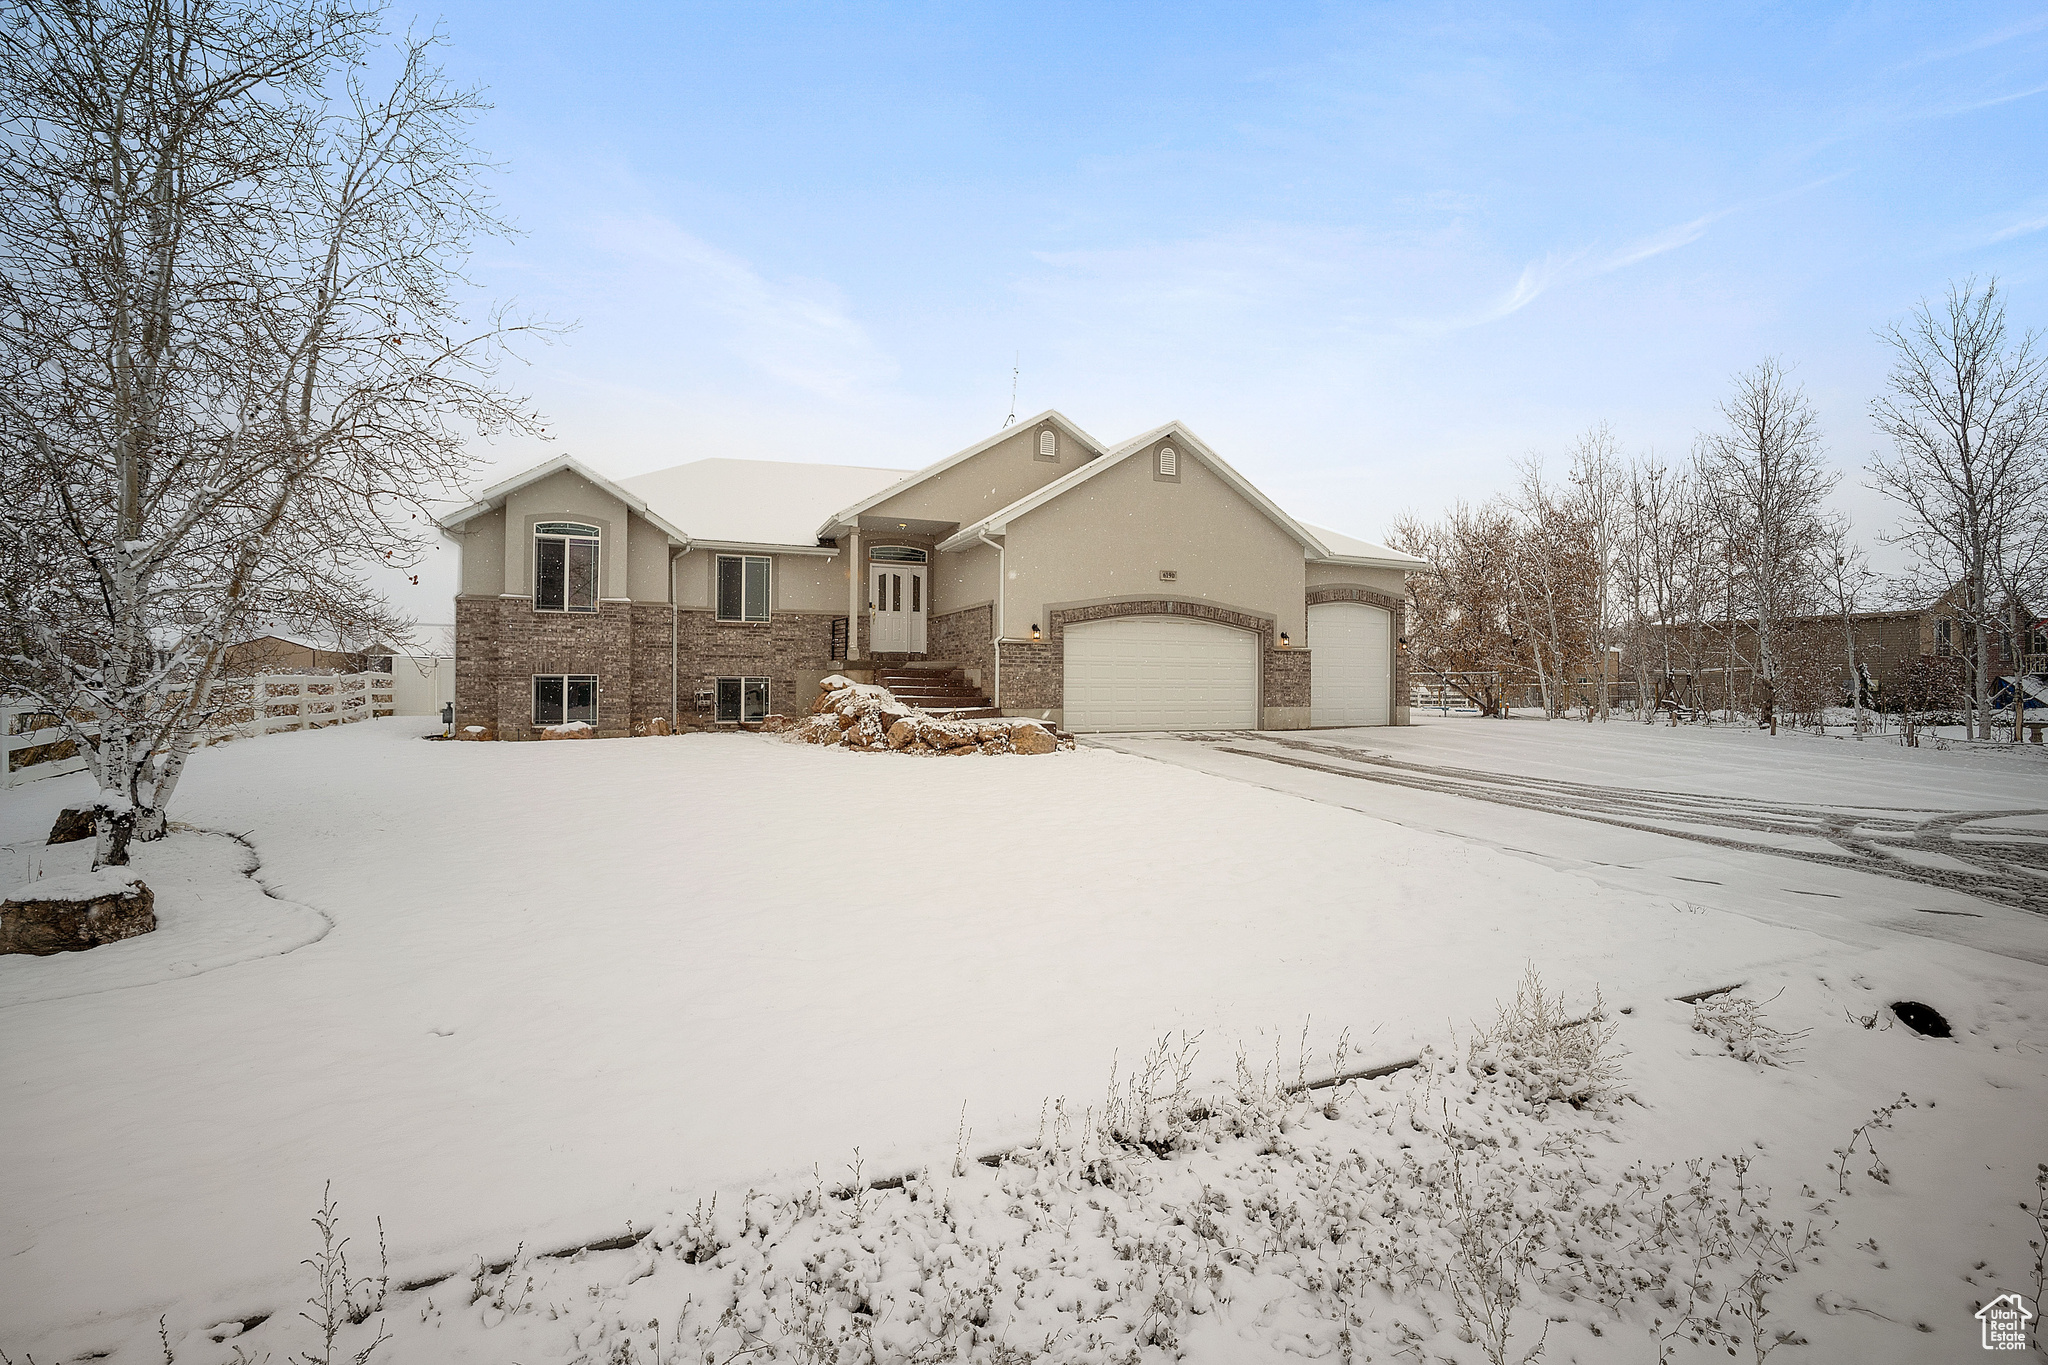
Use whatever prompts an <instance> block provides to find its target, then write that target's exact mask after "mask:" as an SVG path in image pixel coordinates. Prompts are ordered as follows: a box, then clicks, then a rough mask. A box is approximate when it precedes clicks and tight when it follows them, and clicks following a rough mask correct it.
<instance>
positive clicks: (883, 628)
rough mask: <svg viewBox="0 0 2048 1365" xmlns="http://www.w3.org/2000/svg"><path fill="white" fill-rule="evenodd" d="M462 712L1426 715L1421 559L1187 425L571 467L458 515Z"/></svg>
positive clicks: (1076, 721)
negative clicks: (1309, 511) (1374, 538)
mask: <svg viewBox="0 0 2048 1365" xmlns="http://www.w3.org/2000/svg"><path fill="white" fill-rule="evenodd" d="M443 529H444V530H445V531H446V532H447V533H448V534H449V535H451V536H452V537H454V538H455V539H456V540H457V541H458V543H459V544H460V545H461V549H462V585H461V592H460V595H459V596H458V598H457V600H456V613H455V614H456V631H455V637H456V638H455V651H456V696H455V704H456V722H457V724H458V726H461V727H464V728H465V729H469V728H471V727H475V728H476V729H478V730H481V731H485V732H489V733H493V734H495V735H496V736H498V737H500V738H504V739H520V738H530V737H532V736H534V735H536V734H538V733H539V732H540V731H541V730H542V729H544V728H546V727H547V726H550V725H555V724H561V723H566V722H573V721H583V722H586V723H588V724H589V725H591V726H592V727H593V728H594V729H595V730H596V731H597V733H598V734H600V735H625V734H632V733H635V732H639V733H645V732H646V731H647V730H649V729H650V728H655V729H658V728H659V726H658V725H657V724H656V723H657V722H662V723H666V724H667V725H670V726H675V727H683V728H687V727H691V726H696V725H720V724H728V725H729V724H742V723H748V722H752V721H756V720H759V719H761V718H763V717H764V716H766V715H768V714H770V713H775V712H783V713H788V712H794V711H797V710H801V709H802V708H803V707H805V706H807V705H808V704H809V702H810V701H811V698H812V697H813V696H814V695H815V694H816V690H817V684H818V681H819V680H820V679H821V678H822V677H824V676H825V675H827V674H828V673H832V672H845V673H847V674H849V675H850V676H854V677H856V678H861V677H864V676H872V675H873V674H874V673H875V672H876V671H877V670H878V669H879V670H889V669H898V670H901V669H912V670H931V672H932V675H933V676H937V675H938V674H940V673H941V672H943V673H944V674H945V675H946V676H948V677H954V678H958V679H961V680H962V682H961V684H960V685H961V686H964V687H967V688H969V689H971V690H972V691H973V692H975V693H976V694H977V701H978V702H980V703H981V704H984V705H986V706H987V707H989V708H992V709H996V710H1000V711H1001V712H1003V713H1004V714H1006V715H1013V716H1029V717H1032V718H1035V719H1040V720H1045V721H1048V722H1050V723H1052V724H1055V725H1059V726H1062V727H1064V728H1067V729H1070V730H1076V731H1113V730H1155V729H1191V728H1193V729H1302V728H1307V727H1310V726H1324V725H1385V724H1404V723H1406V720H1407V705H1406V700H1407V692H1408V688H1407V679H1406V677H1405V676H1404V673H1403V660H1402V653H1401V649H1400V634H1401V631H1400V625H1401V620H1402V611H1403V603H1404V601H1405V594H1406V589H1405V577H1406V573H1407V572H1408V570H1409V569H1410V568H1412V567H1416V566H1419V564H1420V561H1418V560H1415V559H1413V558H1412V557H1410V556H1406V555H1401V554H1399V553H1397V552H1395V551H1392V550H1388V549H1385V548H1384V547H1381V546H1377V545H1371V544H1368V543H1365V542H1362V541H1355V540H1351V539H1349V538H1347V537H1343V536H1338V535H1336V534H1335V533H1333V532H1328V531H1323V530H1320V529H1318V528H1314V527H1310V526H1307V525H1305V524H1303V523H1300V522H1297V521H1295V520H1294V519H1293V518H1291V517H1290V516H1288V515H1287V514H1286V513H1285V512H1283V511H1281V510H1280V509H1279V508H1278V507H1277V506H1275V505H1274V504H1273V503H1272V502H1271V501H1270V500H1269V499H1267V498H1266V497H1265V495H1264V494H1262V493H1260V492H1259V491H1258V490H1257V489H1256V488H1254V487H1253V486H1252V485H1251V484H1250V483H1249V482H1247V481H1246V480H1245V479H1244V478H1243V477H1242V476H1241V475H1239V474H1238V473H1237V472H1236V471H1235V470H1233V469H1231V468H1230V466H1229V465H1228V464H1226V463H1225V462H1224V461H1223V460H1222V459H1221V458H1220V457H1219V456H1217V455H1216V454H1215V452H1213V451H1211V450H1210V449H1209V448H1208V447H1207V446H1206V445H1204V444H1203V443H1202V442H1201V441H1200V439H1199V438H1197V437H1196V436H1195V435H1194V434H1193V433H1192V432H1190V431H1188V430H1187V429H1186V428H1185V427H1184V426H1182V425H1181V424H1179V423H1169V424H1168V425H1167V426H1164V427H1161V428H1159V429H1157V430H1155V431H1152V432H1148V433H1146V434H1145V435H1143V436H1140V437H1138V438H1136V439H1134V440H1131V441H1126V442H1123V443H1121V444H1119V445H1115V446H1111V447H1105V446H1104V445H1102V444H1101V443H1099V442H1097V441H1095V440H1094V438H1092V437H1090V436H1089V435H1088V434H1087V433H1086V432H1085V431H1083V430H1081V429H1080V428H1079V427H1077V426H1076V425H1074V424H1073V423H1072V422H1070V421H1069V420H1068V419H1066V418H1065V417H1063V416H1062V415H1061V414H1059V413H1057V412H1046V413H1043V414H1041V415H1040V416H1038V417H1036V418H1033V419H1030V420H1029V421H1026V422H1023V423H1020V424H1018V425H1016V426H1013V427H1010V428H1008V429H1006V430H1004V431H1002V432H999V433H997V434H996V435H995V436H992V437H989V438H988V439H986V440H984V441H981V442H978V443H976V444H975V445H973V446H970V447H968V448H967V449H965V450H963V451H960V452H958V453H957V454H955V455H952V456H950V457H948V458H947V459H944V460H941V461H939V462H937V463H935V464H932V465H928V466H926V467H925V468H923V469H920V470H916V471H903V470H895V469H870V468H851V467H846V466H832V465H801V464H782V463H776V462H768V461H741V460H700V461H697V462H695V463H693V464H688V465H682V466H678V467H676V468H674V469H669V470H663V471H660V472H657V473H653V474H647V475H643V476H640V477H637V478H632V479H625V480H620V481H618V482H613V481H611V480H609V479H607V478H605V477H604V476H602V475H600V474H598V473H596V472H595V471H593V470H591V469H589V468H586V467H584V466H583V465H580V464H578V463H576V462H575V461H573V460H569V459H562V460H556V461H553V462H550V463H549V464H546V465H542V466H540V467H538V468H536V469H534V470H529V471H527V472H526V473H525V474H522V475H520V476H518V477H516V478H514V479H511V480H508V481H506V482H505V483H503V484H500V485H498V486H497V487H495V488H493V489H490V490H488V491H487V492H485V493H484V494H483V495H482V496H481V497H480V498H479V499H478V501H477V502H475V503H474V504H472V505H471V506H469V507H467V508H464V509H463V510H462V511H460V512H458V513H456V514H454V515H453V516H451V517H449V518H447V519H445V520H444V522H443Z"/></svg>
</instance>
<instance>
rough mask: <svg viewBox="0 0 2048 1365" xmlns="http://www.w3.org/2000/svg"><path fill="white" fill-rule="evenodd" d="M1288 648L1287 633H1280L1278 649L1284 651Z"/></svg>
mask: <svg viewBox="0 0 2048 1365" xmlns="http://www.w3.org/2000/svg"><path fill="white" fill-rule="evenodd" d="M1288 647H1289V646H1288V641H1287V632H1286V631H1284V630H1283V631H1281V632H1280V648H1282V649H1286V648H1288Z"/></svg>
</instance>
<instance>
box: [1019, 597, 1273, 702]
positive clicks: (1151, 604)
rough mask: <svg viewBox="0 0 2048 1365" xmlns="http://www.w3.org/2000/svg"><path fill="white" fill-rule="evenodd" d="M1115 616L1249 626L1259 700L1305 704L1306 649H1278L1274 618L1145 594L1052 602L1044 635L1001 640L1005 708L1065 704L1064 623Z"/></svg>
mask: <svg viewBox="0 0 2048 1365" xmlns="http://www.w3.org/2000/svg"><path fill="white" fill-rule="evenodd" d="M1118 616H1181V617H1187V618H1189V619H1192V620H1196V621H1214V622H1215V623H1216V624H1218V625H1222V626H1234V627H1236V628H1237V629H1238V630H1244V631H1250V632H1251V633H1252V634H1253V635H1255V636H1257V637H1258V640H1259V659H1260V665H1259V692H1260V705H1261V706H1262V707H1266V708H1272V707H1283V706H1285V707H1301V706H1307V705H1308V651H1307V650H1305V649H1279V648H1276V644H1277V641H1276V640H1275V638H1274V630H1275V626H1274V622H1273V618H1272V617H1270V616H1259V615H1255V614H1253V613H1251V612H1245V611H1235V610H1233V609H1231V608H1229V607H1219V606H1217V605H1216V604H1215V603H1213V602H1199V601H1193V600H1189V599H1186V598H1179V597H1146V598H1134V599H1129V600H1122V601H1116V602H1091V603H1086V604H1083V605H1081V606H1075V607H1055V608H1053V609H1052V610H1051V611H1050V612H1049V613H1048V619H1047V620H1046V622H1045V623H1044V632H1045V638H1044V639H1043V640H1036V641H1025V642H1013V641H1008V640H1006V641H1004V642H1003V647H1002V649H1003V705H1004V707H1006V708H1008V709H1011V710H1019V711H1053V710H1060V709H1063V707H1064V705H1065V699H1064V695H1063V688H1064V685H1065V680H1066V667H1067V642H1066V636H1067V627H1068V626H1074V625H1079V624H1081V623H1082V622H1084V621H1107V620H1110V619H1112V618H1114V617H1118Z"/></svg>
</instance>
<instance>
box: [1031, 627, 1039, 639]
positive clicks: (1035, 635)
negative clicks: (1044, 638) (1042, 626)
mask: <svg viewBox="0 0 2048 1365" xmlns="http://www.w3.org/2000/svg"><path fill="white" fill-rule="evenodd" d="M1031 638H1032V639H1034V640H1036V639H1037V638H1038V627H1037V626H1036V625H1035V624H1034V625H1033V626H1032V627H1031Z"/></svg>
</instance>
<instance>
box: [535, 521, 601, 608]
mask: <svg viewBox="0 0 2048 1365" xmlns="http://www.w3.org/2000/svg"><path fill="white" fill-rule="evenodd" d="M597 543H598V530H597V528H596V527H595V526H585V525H584V524H583V523H581V522H576V521H544V522H542V523H541V524H540V525H538V526H536V527H534V528H533V609H534V610H535V611H596V610H597Z"/></svg>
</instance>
